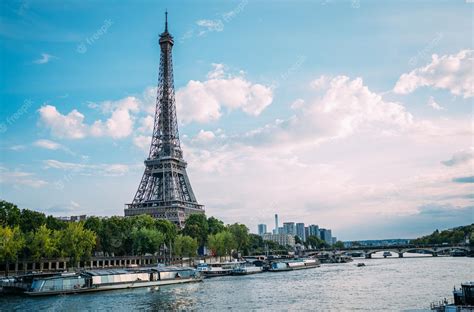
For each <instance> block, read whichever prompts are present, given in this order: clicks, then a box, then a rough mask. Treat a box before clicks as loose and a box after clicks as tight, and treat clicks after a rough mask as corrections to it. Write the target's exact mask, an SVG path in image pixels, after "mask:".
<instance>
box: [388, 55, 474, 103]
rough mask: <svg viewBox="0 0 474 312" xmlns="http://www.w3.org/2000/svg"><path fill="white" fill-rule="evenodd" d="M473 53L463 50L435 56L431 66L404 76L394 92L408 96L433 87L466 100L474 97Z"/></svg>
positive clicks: (417, 69)
mask: <svg viewBox="0 0 474 312" xmlns="http://www.w3.org/2000/svg"><path fill="white" fill-rule="evenodd" d="M473 51H474V50H461V51H460V52H459V53H457V54H453V55H443V56H441V57H439V56H438V55H436V54H433V56H432V61H431V63H430V64H428V65H426V66H425V67H420V68H416V69H414V70H412V71H411V72H410V73H407V74H403V75H402V76H401V77H400V79H399V80H398V81H397V83H396V85H395V87H394V89H393V91H394V92H395V93H399V94H408V93H411V92H413V91H415V90H416V89H417V88H419V87H433V88H435V89H446V90H449V91H450V92H451V93H452V94H454V95H462V96H463V97H464V98H469V97H472V96H474V88H473V84H474V78H473V76H474V74H473V70H472V68H473V66H474V64H473V59H474V58H473Z"/></svg>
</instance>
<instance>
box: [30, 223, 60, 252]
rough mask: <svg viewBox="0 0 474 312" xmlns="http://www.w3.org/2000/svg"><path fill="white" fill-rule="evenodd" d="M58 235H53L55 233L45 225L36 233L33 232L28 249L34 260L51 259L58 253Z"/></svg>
mask: <svg viewBox="0 0 474 312" xmlns="http://www.w3.org/2000/svg"><path fill="white" fill-rule="evenodd" d="M57 236H58V235H53V231H51V230H50V229H48V228H47V227H46V225H45V224H43V225H42V226H40V227H39V229H38V230H36V231H35V232H31V233H30V235H29V237H28V249H29V251H30V254H31V257H32V259H33V260H36V261H38V260H40V259H42V258H50V257H52V256H54V255H56V254H57V252H58V241H57Z"/></svg>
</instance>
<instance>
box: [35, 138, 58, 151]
mask: <svg viewBox="0 0 474 312" xmlns="http://www.w3.org/2000/svg"><path fill="white" fill-rule="evenodd" d="M33 145H34V146H37V147H41V148H44V149H49V150H58V149H62V148H64V147H63V146H62V145H61V144H59V143H57V142H53V141H50V140H37V141H35V142H34V143H33Z"/></svg>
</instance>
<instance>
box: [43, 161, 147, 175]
mask: <svg viewBox="0 0 474 312" xmlns="http://www.w3.org/2000/svg"><path fill="white" fill-rule="evenodd" d="M43 163H44V168H45V169H58V170H65V171H68V172H72V173H76V174H84V175H99V176H123V175H125V174H127V173H128V172H129V171H130V170H135V169H137V168H142V167H143V165H142V164H136V165H127V164H89V163H85V162H84V163H71V162H62V161H59V160H54V159H48V160H44V161H43Z"/></svg>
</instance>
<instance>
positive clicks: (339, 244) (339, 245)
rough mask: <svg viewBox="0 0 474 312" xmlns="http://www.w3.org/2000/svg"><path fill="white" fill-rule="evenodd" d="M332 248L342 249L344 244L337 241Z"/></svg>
mask: <svg viewBox="0 0 474 312" xmlns="http://www.w3.org/2000/svg"><path fill="white" fill-rule="evenodd" d="M332 246H333V247H334V248H337V249H343V248H344V243H343V242H341V241H337V242H336V243H335V244H334V245H332Z"/></svg>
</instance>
